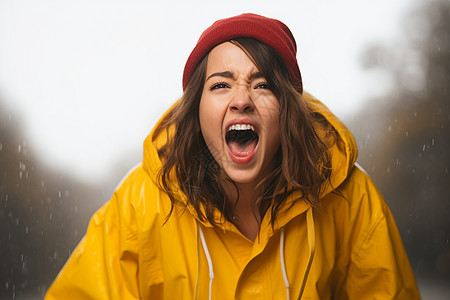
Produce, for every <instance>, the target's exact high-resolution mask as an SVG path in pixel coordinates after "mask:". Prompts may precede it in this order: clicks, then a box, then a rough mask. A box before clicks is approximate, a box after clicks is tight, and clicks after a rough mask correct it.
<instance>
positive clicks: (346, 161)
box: [143, 91, 357, 229]
mask: <svg viewBox="0 0 450 300" xmlns="http://www.w3.org/2000/svg"><path fill="white" fill-rule="evenodd" d="M303 97H304V98H305V100H306V101H307V103H308V104H309V105H310V106H311V107H312V109H313V110H314V111H315V112H317V113H319V114H321V115H322V116H323V117H325V118H326V119H327V120H328V122H329V123H330V124H331V125H332V126H333V127H334V129H335V130H336V132H337V133H338V136H339V137H338V139H337V141H336V142H335V143H334V144H333V145H332V147H331V148H330V149H329V152H330V157H331V158H332V159H331V163H332V174H331V178H330V182H329V183H327V184H326V186H324V187H323V188H322V191H323V192H322V197H321V198H323V197H324V196H326V195H327V194H328V193H330V192H331V191H332V190H333V189H335V188H337V187H338V186H339V185H340V184H341V183H342V182H343V181H344V180H345V179H346V178H347V176H348V174H349V173H350V171H351V170H352V168H353V166H354V163H355V160H356V157H357V148H356V143H355V140H354V138H353V136H352V134H351V133H350V131H349V130H348V129H347V128H346V127H345V125H344V124H343V123H342V122H341V121H340V120H339V119H338V118H337V117H336V116H335V115H334V114H332V113H331V112H330V110H329V109H328V108H327V107H326V106H325V105H324V104H323V103H321V102H320V101H319V100H317V99H316V98H315V97H313V96H312V95H311V94H309V93H308V92H306V91H305V92H304V93H303ZM166 114H167V112H166ZM166 114H164V115H163V116H162V117H161V118H160V120H159V121H158V122H157V124H156V125H155V127H154V129H153V130H152V132H151V133H150V134H149V135H148V137H147V138H146V140H145V142H144V159H143V166H144V169H145V170H146V171H147V172H148V174H149V175H150V177H151V178H152V180H153V182H154V183H155V184H157V182H158V178H157V177H158V172H159V170H160V169H161V164H162V163H161V160H160V158H159V155H158V153H157V149H159V148H161V147H162V146H163V145H165V144H166V142H167V135H166V132H165V131H164V132H161V133H160V134H159V136H157V137H154V131H155V128H157V127H158V125H159V124H160V123H161V121H162V120H163V119H164V117H165V116H166ZM319 135H321V133H320V132H319ZM323 135H325V133H323V134H322V136H323ZM298 197H299V193H294V194H293V195H292V196H291V197H290V198H289V199H288V200H287V202H286V203H285V205H284V206H285V208H284V209H282V210H281V212H282V214H280V218H279V219H278V220H276V223H275V229H278V228H280V227H281V226H283V225H285V224H286V223H287V222H289V221H290V220H291V219H292V218H293V217H295V216H296V215H297V214H299V213H302V212H304V211H305V210H306V209H307V208H308V207H309V205H308V204H306V202H303V201H301V202H297V203H295V204H294V206H296V207H297V209H291V207H290V204H291V202H292V201H293V200H295V199H296V198H298ZM180 198H181V199H183V200H184V201H186V197H185V196H184V195H182V194H180ZM188 209H189V211H190V212H191V213H192V214H193V215H194V216H196V217H197V214H196V212H195V210H194V208H193V207H192V206H190V205H189V204H188ZM268 213H269V217H270V211H269V212H268ZM215 219H216V221H217V223H218V224H220V223H221V222H220V221H221V220H222V222H223V218H222V219H221V214H220V212H219V211H218V210H217V211H216V213H215ZM269 220H270V218H268V220H267V221H269ZM198 221H199V222H201V223H202V224H203V225H205V226H212V225H210V224H209V222H207V221H202V220H200V219H199V220H198ZM224 226H225V227H227V228H229V227H230V226H231V224H228V225H227V224H224Z"/></svg>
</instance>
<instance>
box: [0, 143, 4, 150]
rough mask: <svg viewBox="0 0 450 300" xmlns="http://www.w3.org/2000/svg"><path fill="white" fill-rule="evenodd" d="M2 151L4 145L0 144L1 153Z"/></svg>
mask: <svg viewBox="0 0 450 300" xmlns="http://www.w3.org/2000/svg"><path fill="white" fill-rule="evenodd" d="M2 150H3V144H2V143H0V151H2Z"/></svg>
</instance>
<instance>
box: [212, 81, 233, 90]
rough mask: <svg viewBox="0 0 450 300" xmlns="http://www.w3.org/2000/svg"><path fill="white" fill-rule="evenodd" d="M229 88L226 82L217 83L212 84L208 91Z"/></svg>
mask: <svg viewBox="0 0 450 300" xmlns="http://www.w3.org/2000/svg"><path fill="white" fill-rule="evenodd" d="M229 87H230V86H229V85H228V84H227V83H226V82H218V83H215V84H213V85H212V86H211V87H210V88H209V90H210V91H212V90H217V89H226V88H229Z"/></svg>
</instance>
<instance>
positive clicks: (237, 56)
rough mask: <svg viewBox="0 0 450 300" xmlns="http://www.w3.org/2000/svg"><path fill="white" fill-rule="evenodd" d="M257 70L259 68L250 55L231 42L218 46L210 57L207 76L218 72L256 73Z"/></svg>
mask: <svg viewBox="0 0 450 300" xmlns="http://www.w3.org/2000/svg"><path fill="white" fill-rule="evenodd" d="M257 70H258V68H257V67H256V66H255V64H254V63H253V62H252V60H251V59H250V58H249V57H248V55H247V54H246V53H245V52H244V51H243V50H242V49H241V48H239V47H238V46H236V45H235V44H233V43H230V42H225V43H222V44H219V45H217V46H216V47H214V48H213V49H212V50H211V52H210V53H209V55H208V61H207V67H206V73H207V74H209V73H212V72H217V71H237V72H254V71H257Z"/></svg>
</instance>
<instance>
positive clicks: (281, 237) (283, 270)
mask: <svg viewBox="0 0 450 300" xmlns="http://www.w3.org/2000/svg"><path fill="white" fill-rule="evenodd" d="M280 261H281V272H282V273H283V280H284V285H285V286H286V299H287V300H289V280H288V278H287V273H286V265H285V264H284V225H283V226H282V227H281V235H280Z"/></svg>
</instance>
